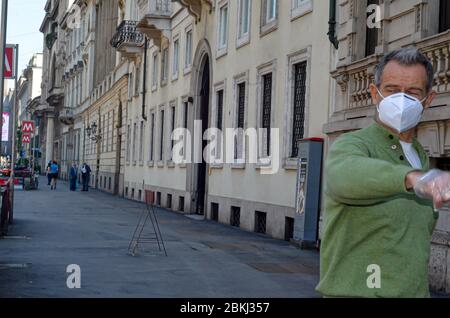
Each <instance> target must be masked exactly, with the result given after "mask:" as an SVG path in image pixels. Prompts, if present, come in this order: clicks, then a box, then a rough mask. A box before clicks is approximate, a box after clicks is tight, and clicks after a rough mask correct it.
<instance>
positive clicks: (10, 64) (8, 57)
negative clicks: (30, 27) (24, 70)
mask: <svg viewBox="0 0 450 318" xmlns="http://www.w3.org/2000/svg"><path fill="white" fill-rule="evenodd" d="M14 66H15V54H14V45H7V46H6V47H5V67H4V77H5V79H12V78H14V76H15V74H14V69H15V67H14Z"/></svg>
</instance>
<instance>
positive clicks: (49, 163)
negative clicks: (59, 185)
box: [47, 160, 52, 185]
mask: <svg viewBox="0 0 450 318" xmlns="http://www.w3.org/2000/svg"><path fill="white" fill-rule="evenodd" d="M51 166H52V161H51V160H50V161H49V162H48V164H47V179H48V185H50V183H51V182H52V173H51V171H50V168H51Z"/></svg>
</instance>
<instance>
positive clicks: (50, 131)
mask: <svg viewBox="0 0 450 318" xmlns="http://www.w3.org/2000/svg"><path fill="white" fill-rule="evenodd" d="M54 138H55V116H54V114H50V113H47V141H46V144H45V163H46V164H47V163H48V162H49V161H50V160H53V159H54V158H53V143H54Z"/></svg>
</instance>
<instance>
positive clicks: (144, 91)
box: [142, 37, 148, 121]
mask: <svg viewBox="0 0 450 318" xmlns="http://www.w3.org/2000/svg"><path fill="white" fill-rule="evenodd" d="M147 49H148V40H147V37H145V45H144V70H143V72H142V73H143V77H144V79H143V80H142V119H144V120H145V121H147V115H145V95H147Z"/></svg>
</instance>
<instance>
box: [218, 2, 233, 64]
mask: <svg viewBox="0 0 450 318" xmlns="http://www.w3.org/2000/svg"><path fill="white" fill-rule="evenodd" d="M217 21H218V23H219V27H218V28H217V52H216V58H220V57H222V56H224V55H226V54H227V52H228V35H229V21H230V5H229V3H228V0H223V1H221V2H220V3H219V6H218V8H217Z"/></svg>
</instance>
